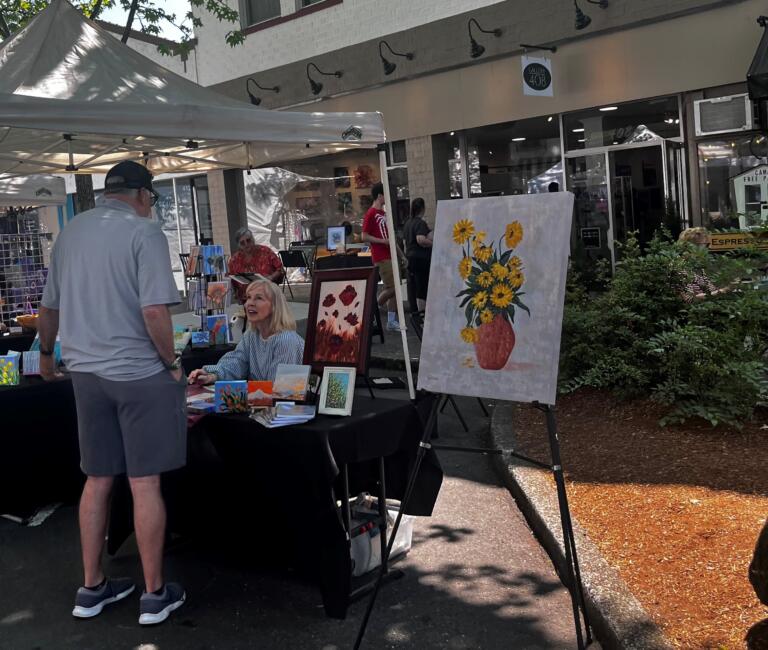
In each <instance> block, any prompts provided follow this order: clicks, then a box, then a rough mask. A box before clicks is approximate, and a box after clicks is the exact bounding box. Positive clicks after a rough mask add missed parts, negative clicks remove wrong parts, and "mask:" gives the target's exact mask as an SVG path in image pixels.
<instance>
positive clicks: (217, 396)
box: [214, 380, 249, 413]
mask: <svg viewBox="0 0 768 650" xmlns="http://www.w3.org/2000/svg"><path fill="white" fill-rule="evenodd" d="M214 405H215V410H216V413H247V412H248V410H249V409H248V382H247V381H245V380H234V381H217V382H216V383H215V384H214Z"/></svg>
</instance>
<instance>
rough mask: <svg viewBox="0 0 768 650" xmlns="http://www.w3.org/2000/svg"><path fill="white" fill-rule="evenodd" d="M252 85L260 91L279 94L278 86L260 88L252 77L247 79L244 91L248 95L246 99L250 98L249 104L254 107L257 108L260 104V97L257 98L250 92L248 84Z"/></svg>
mask: <svg viewBox="0 0 768 650" xmlns="http://www.w3.org/2000/svg"><path fill="white" fill-rule="evenodd" d="M250 83H252V84H254V85H255V86H256V87H257V88H261V90H269V91H271V92H273V93H279V92H280V86H272V87H271V88H269V87H265V86H260V85H259V82H258V81H256V80H255V79H254V78H253V77H249V78H248V80H247V81H246V82H245V91H246V92H247V93H248V97H250V98H251V104H253V105H254V106H258V105H259V104H261V97H257V96H256V95H254V94H253V93H252V92H251V89H250V88H249V87H248V84H250Z"/></svg>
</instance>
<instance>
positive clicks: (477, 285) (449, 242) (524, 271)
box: [418, 192, 573, 404]
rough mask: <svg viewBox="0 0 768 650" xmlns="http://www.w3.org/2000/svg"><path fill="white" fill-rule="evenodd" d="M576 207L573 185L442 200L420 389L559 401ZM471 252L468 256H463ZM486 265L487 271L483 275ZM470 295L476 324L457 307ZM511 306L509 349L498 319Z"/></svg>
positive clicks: (438, 207)
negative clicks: (562, 189)
mask: <svg viewBox="0 0 768 650" xmlns="http://www.w3.org/2000/svg"><path fill="white" fill-rule="evenodd" d="M572 213H573V194H571V193H570V192H555V193H551V194H533V195H523V196H503V197H491V198H482V199H471V200H466V199H465V200H459V201H440V202H439V203H438V206H437V218H436V220H435V233H434V246H433V249H432V269H431V272H430V280H429V293H428V296H427V313H426V320H425V323H424V336H423V344H422V348H421V359H420V362H419V384H418V385H419V388H420V389H424V390H429V391H433V392H436V393H447V394H455V395H471V396H477V397H486V398H493V399H504V400H512V401H520V402H534V401H537V402H541V403H543V404H554V403H555V396H556V390H557V368H558V357H559V354H560V332H561V328H562V320H563V300H564V297H565V276H566V271H567V264H568V252H569V238H570V232H571V217H572ZM478 233H484V234H485V236H484V237H483V238H482V243H481V239H478ZM457 239H458V240H459V241H461V242H463V243H461V244H460V243H457V241H456V240H457ZM488 248H490V249H491V250H490V251H489V250H488ZM467 251H469V260H470V261H468V262H467V261H464V262H462V259H463V258H464V256H465V255H466V253H467ZM472 260H474V261H472ZM494 260H495V263H496V264H498V265H499V267H500V268H496V267H491V263H492V262H494ZM502 261H503V262H504V264H501V262H502ZM460 266H461V267H462V268H460ZM484 269H488V270H486V271H485V272H487V273H488V274H489V276H490V278H489V277H488V276H483V277H481V276H480V272H481V271H483V270H484ZM491 269H492V270H491ZM463 275H464V276H466V277H463ZM468 283H470V284H471V287H470V286H468ZM486 284H487V286H484V285H486ZM462 291H469V292H470V293H469V294H465V295H459V294H461V292H462ZM480 291H485V292H486V295H485V300H483V296H479V295H478V294H479V292H480ZM457 296H458V297H457ZM467 296H470V302H473V301H474V306H473V309H471V310H470V316H471V317H472V322H471V323H470V324H469V326H468V324H467V308H466V306H464V307H461V306H460V305H461V302H462V300H464V299H465V298H467ZM513 301H515V302H517V303H518V304H515V302H513ZM519 303H522V304H523V305H525V307H527V308H528V309H529V310H530V315H529V314H528V313H527V312H526V311H525V309H523V308H522V307H521V306H520V304H519ZM509 306H512V307H513V308H514V313H513V317H514V323H510V324H511V331H512V336H513V337H514V345H513V347H512V349H511V353H509V355H508V357H507V356H505V352H506V349H507V348H509V345H510V342H511V340H512V336H510V333H509V328H507V326H505V325H504V324H503V322H501V321H505V322H509V321H508V320H507V318H506V317H505V316H504V313H503V312H504V310H505V309H507V310H508V308H509ZM473 340H476V341H477V343H472V342H470V341H473ZM483 365H484V366H485V367H482V366H483Z"/></svg>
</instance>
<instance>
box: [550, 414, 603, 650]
mask: <svg viewBox="0 0 768 650" xmlns="http://www.w3.org/2000/svg"><path fill="white" fill-rule="evenodd" d="M543 410H544V412H545V414H546V417H547V433H548V434H549V447H550V451H551V453H552V473H553V475H554V477H555V484H556V485H557V500H558V503H559V506H560V522H561V524H562V527H563V546H564V548H565V563H566V565H567V571H568V576H567V580H568V584H567V585H566V586H567V587H568V591H569V592H570V594H571V605H572V606H573V621H574V624H575V625H576V642H577V644H578V647H579V649H581V648H584V647H586V646H585V643H584V636H583V632H582V628H581V618H580V615H579V605H581V611H582V614H583V616H584V626H585V628H586V637H587V645H588V644H589V643H591V642H592V636H591V633H590V630H589V619H588V618H587V608H586V603H585V601H584V589H583V587H582V584H581V571H580V570H579V558H578V555H577V553H576V539H575V537H574V535H573V522H572V521H571V511H570V509H569V508H568V495H567V493H566V490H565V479H564V477H563V467H562V461H561V459H560V440H559V438H558V436H557V423H556V421H555V411H554V409H553V408H552V407H551V406H545V407H544V408H543Z"/></svg>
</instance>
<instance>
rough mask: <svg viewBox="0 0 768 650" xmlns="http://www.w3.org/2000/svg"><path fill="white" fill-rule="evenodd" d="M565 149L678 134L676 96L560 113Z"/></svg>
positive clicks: (678, 120) (676, 135) (607, 145)
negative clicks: (561, 114)
mask: <svg viewBox="0 0 768 650" xmlns="http://www.w3.org/2000/svg"><path fill="white" fill-rule="evenodd" d="M563 130H564V132H565V133H564V135H565V146H566V150H567V151H578V150H580V149H591V148H594V147H609V146H612V145H621V144H635V143H638V142H648V141H649V140H654V139H658V138H677V137H680V112H679V107H678V101H677V97H676V96H672V97H659V98H657V99H646V100H643V101H640V102H630V103H627V104H616V105H608V106H600V107H596V108H591V109H589V110H586V111H579V112H578V113H570V114H567V115H564V116H563Z"/></svg>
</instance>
